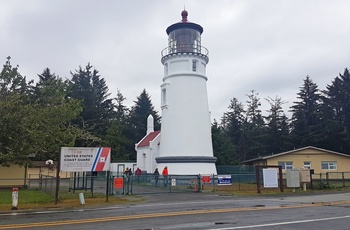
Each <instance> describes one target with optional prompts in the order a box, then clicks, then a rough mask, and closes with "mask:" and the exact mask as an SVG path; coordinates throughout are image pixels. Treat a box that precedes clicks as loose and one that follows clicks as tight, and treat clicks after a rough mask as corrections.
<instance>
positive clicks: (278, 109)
mask: <svg viewBox="0 0 350 230" xmlns="http://www.w3.org/2000/svg"><path fill="white" fill-rule="evenodd" d="M266 101H267V102H268V103H269V104H270V110H268V113H269V115H268V116H266V117H265V120H266V139H265V146H266V150H265V153H270V154H271V153H273V154H276V153H279V152H283V151H287V150H290V149H291V148H292V143H291V140H290V139H289V127H288V118H287V116H286V115H285V114H284V112H283V109H282V105H283V104H284V103H285V102H284V101H282V99H281V98H280V97H277V96H276V97H275V98H274V99H272V98H270V97H269V98H266Z"/></svg>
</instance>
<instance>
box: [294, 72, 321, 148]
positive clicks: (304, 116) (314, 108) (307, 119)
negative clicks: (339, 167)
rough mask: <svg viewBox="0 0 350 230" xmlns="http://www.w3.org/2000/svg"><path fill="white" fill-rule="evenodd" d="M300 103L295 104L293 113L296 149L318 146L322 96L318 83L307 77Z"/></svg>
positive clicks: (299, 96)
mask: <svg viewBox="0 0 350 230" xmlns="http://www.w3.org/2000/svg"><path fill="white" fill-rule="evenodd" d="M297 95H298V97H297V98H298V99H299V101H296V102H293V103H294V105H293V106H291V111H292V112H293V114H292V118H291V128H292V129H291V136H292V138H293V144H294V147H295V148H300V147H305V146H309V145H312V146H316V144H317V127H318V125H320V123H321V122H322V121H321V114H320V111H321V96H320V91H319V89H318V86H317V84H316V83H314V82H313V81H312V80H311V78H310V77H309V76H306V78H305V80H304V84H303V86H302V87H300V92H299V93H297Z"/></svg>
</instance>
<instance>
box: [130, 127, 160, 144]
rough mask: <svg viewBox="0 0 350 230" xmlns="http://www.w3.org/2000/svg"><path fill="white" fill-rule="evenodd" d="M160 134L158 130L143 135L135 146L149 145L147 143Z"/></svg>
mask: <svg viewBox="0 0 350 230" xmlns="http://www.w3.org/2000/svg"><path fill="white" fill-rule="evenodd" d="M159 134H160V131H154V132H151V133H149V134H148V135H147V136H145V137H144V138H143V139H142V140H141V141H140V142H139V143H138V145H137V146H136V147H145V146H149V143H150V142H151V141H153V140H154V139H156V137H157V136H158V135H159Z"/></svg>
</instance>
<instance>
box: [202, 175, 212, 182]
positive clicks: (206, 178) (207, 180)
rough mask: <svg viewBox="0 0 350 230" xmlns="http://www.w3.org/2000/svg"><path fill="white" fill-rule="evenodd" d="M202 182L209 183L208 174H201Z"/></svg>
mask: <svg viewBox="0 0 350 230" xmlns="http://www.w3.org/2000/svg"><path fill="white" fill-rule="evenodd" d="M202 182H203V183H210V176H202Z"/></svg>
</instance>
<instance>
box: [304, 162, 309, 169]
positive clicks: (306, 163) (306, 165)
mask: <svg viewBox="0 0 350 230" xmlns="http://www.w3.org/2000/svg"><path fill="white" fill-rule="evenodd" d="M304 169H311V162H310V161H304Z"/></svg>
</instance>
